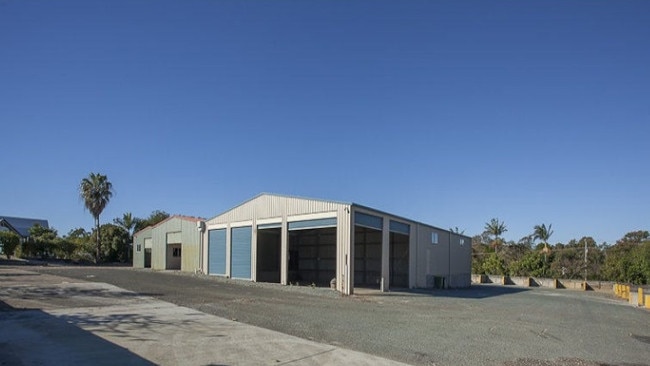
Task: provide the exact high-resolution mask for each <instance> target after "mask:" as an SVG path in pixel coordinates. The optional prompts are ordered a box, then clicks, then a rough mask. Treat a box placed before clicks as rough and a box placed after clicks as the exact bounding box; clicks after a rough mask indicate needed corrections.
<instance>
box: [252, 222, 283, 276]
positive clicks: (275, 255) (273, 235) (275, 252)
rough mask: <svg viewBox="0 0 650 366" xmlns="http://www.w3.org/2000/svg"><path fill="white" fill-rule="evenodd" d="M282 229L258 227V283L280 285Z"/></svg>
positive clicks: (278, 227) (268, 226) (278, 226)
mask: <svg viewBox="0 0 650 366" xmlns="http://www.w3.org/2000/svg"><path fill="white" fill-rule="evenodd" d="M281 247H282V228H281V227H280V224H277V227H270V225H267V226H262V225H260V226H258V227H257V279H256V281H257V282H272V283H280V261H281V258H282V253H281V251H282V249H281Z"/></svg>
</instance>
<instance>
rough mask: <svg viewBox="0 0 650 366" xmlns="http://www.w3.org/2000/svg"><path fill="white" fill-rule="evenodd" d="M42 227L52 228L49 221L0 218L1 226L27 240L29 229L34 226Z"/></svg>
mask: <svg viewBox="0 0 650 366" xmlns="http://www.w3.org/2000/svg"><path fill="white" fill-rule="evenodd" d="M36 224H38V225H40V226H42V227H44V228H48V229H49V227H50V225H49V224H48V223H47V220H41V219H30V218H25V217H11V216H0V225H1V226H4V227H5V228H8V229H10V230H12V231H15V232H17V233H18V235H20V236H22V237H23V238H26V237H28V236H29V229H30V228H31V227H32V226H34V225H36Z"/></svg>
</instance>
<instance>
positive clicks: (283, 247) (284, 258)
mask: <svg viewBox="0 0 650 366" xmlns="http://www.w3.org/2000/svg"><path fill="white" fill-rule="evenodd" d="M280 253H281V255H280V283H281V284H283V285H287V284H289V231H288V227H287V218H286V217H284V218H283V219H282V232H281V234H280Z"/></svg>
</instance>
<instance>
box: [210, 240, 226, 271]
mask: <svg viewBox="0 0 650 366" xmlns="http://www.w3.org/2000/svg"><path fill="white" fill-rule="evenodd" d="M208 274H215V275H222V276H225V275H226V229H219V230H209V231H208Z"/></svg>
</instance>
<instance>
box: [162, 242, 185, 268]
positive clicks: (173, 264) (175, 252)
mask: <svg viewBox="0 0 650 366" xmlns="http://www.w3.org/2000/svg"><path fill="white" fill-rule="evenodd" d="M165 269H181V244H167V265H166V266H165Z"/></svg>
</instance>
